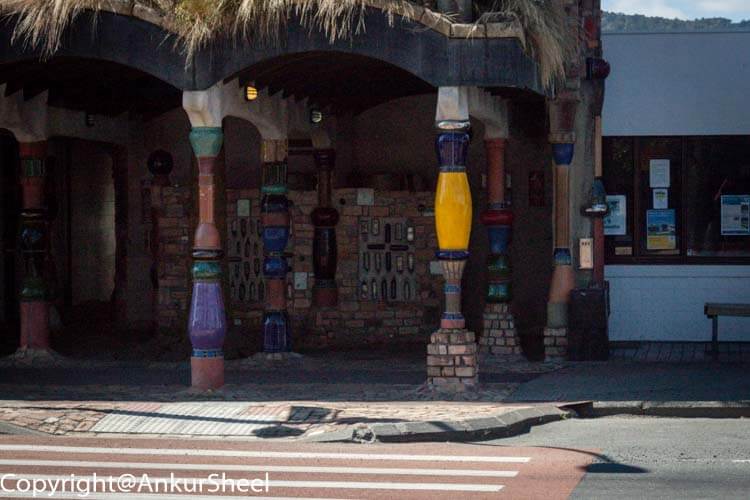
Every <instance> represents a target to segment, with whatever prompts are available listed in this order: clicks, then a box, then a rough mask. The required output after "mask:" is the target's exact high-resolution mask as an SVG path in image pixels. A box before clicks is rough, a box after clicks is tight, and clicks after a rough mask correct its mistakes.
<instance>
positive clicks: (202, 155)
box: [188, 127, 227, 389]
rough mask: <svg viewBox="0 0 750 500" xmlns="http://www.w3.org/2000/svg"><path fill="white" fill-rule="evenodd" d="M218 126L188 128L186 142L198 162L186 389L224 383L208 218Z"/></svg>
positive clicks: (215, 259)
mask: <svg viewBox="0 0 750 500" xmlns="http://www.w3.org/2000/svg"><path fill="white" fill-rule="evenodd" d="M223 141H224V134H223V131H222V129H221V127H193V129H192V131H191V132H190V144H191V145H192V146H193V152H194V153H195V156H196V157H197V159H198V172H199V175H198V206H199V211H198V228H197V229H196V231H195V242H194V245H193V297H192V301H191V304H190V319H189V326H188V330H189V333H190V342H191V343H192V345H193V354H192V357H191V360H190V364H191V373H192V386H193V387H194V388H196V389H218V388H219V387H221V386H223V385H224V352H223V350H222V347H223V345H224V336H225V334H226V327H227V322H226V321H227V320H226V312H225V310H224V298H223V293H222V286H221V258H222V255H223V252H222V248H221V237H220V235H219V231H218V229H217V228H216V221H215V217H214V205H215V200H216V195H215V180H214V177H215V174H216V169H217V167H218V165H217V164H218V162H217V157H218V155H219V152H220V151H221V147H222V144H223Z"/></svg>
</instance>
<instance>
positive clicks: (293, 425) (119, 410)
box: [0, 400, 526, 438]
mask: <svg viewBox="0 0 750 500" xmlns="http://www.w3.org/2000/svg"><path fill="white" fill-rule="evenodd" d="M525 407H526V406H525V405H507V404H503V403H490V402H487V403H465V402H463V403H451V402H428V403H422V404H420V403H416V402H405V403H398V402H388V403H384V402H383V403H379V402H373V403H349V402H321V401H300V402H294V403H293V404H289V403H287V402H276V403H269V404H258V403H218V404H217V403H213V402H210V403H209V402H194V403H155V402H143V401H136V402H80V401H34V402H28V401H18V400H9V401H3V402H2V406H1V407H0V421H1V422H5V423H8V424H12V425H15V426H19V427H23V428H26V429H31V430H35V431H39V432H44V433H47V434H53V435H78V436H92V435H111V434H137V435H152V436H154V435H155V436H206V437H207V436H213V437H217V436H235V437H248V438H251V437H255V438H269V437H283V438H294V437H305V436H308V435H318V434H321V433H324V432H330V431H335V430H340V429H343V428H345V427H351V428H356V427H357V426H360V425H365V424H371V423H394V422H422V421H447V422H450V421H456V420H463V419H467V418H479V417H490V416H498V415H502V414H504V413H507V412H510V411H513V410H516V409H519V408H525Z"/></svg>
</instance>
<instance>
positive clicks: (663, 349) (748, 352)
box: [610, 342, 750, 363]
mask: <svg viewBox="0 0 750 500" xmlns="http://www.w3.org/2000/svg"><path fill="white" fill-rule="evenodd" d="M711 349H712V346H711V343H710V342H624V343H619V344H613V346H612V348H611V349H610V358H611V359H614V360H628V361H646V362H661V363H700V362H704V361H712V360H713V353H712V350H711ZM717 361H719V362H729V363H739V362H750V342H720V343H719V356H718V359H717Z"/></svg>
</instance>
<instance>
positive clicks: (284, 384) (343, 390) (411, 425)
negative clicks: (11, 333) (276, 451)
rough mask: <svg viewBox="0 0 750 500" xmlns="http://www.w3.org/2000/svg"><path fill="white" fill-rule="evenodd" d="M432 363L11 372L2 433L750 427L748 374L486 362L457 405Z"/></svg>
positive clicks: (730, 369)
mask: <svg viewBox="0 0 750 500" xmlns="http://www.w3.org/2000/svg"><path fill="white" fill-rule="evenodd" d="M423 363H424V361H423V358H416V357H415V358H392V359H391V358H388V359H371V360H368V361H367V362H363V360H362V359H354V358H352V355H351V354H349V355H347V356H342V355H340V354H339V355H338V356H336V355H334V356H330V357H326V358H316V357H314V356H312V357H304V358H301V359H300V360H299V362H296V363H291V364H282V365H267V364H265V363H254V362H249V361H239V362H230V363H229V365H230V366H228V372H227V374H228V377H227V378H228V382H229V383H228V384H227V385H226V386H225V387H224V388H223V389H222V390H220V391H216V392H212V393H203V392H193V391H191V390H190V389H188V388H187V386H186V385H185V383H184V382H182V378H183V377H184V376H185V375H186V372H185V370H186V366H185V365H184V364H168V365H165V364H149V365H145V364H144V365H138V364H108V365H106V366H105V365H97V364H96V363H90V364H87V365H85V366H80V365H79V364H76V363H71V362H69V361H63V362H61V363H59V364H58V365H56V366H55V367H46V368H45V367H35V366H21V367H19V366H6V367H4V368H0V395H2V396H1V398H2V399H0V433H2V432H6V433H17V432H14V430H23V431H28V432H41V433H45V434H48V435H77V436H90V435H106V436H110V435H127V436H133V437H136V436H152V437H153V436H162V437H164V436H185V437H194V438H202V437H203V438H206V437H221V436H228V437H234V438H240V439H258V438H276V439H286V440H289V439H303V440H318V441H360V442H362V441H425V440H434V441H447V440H455V441H467V440H479V439H488V438H491V437H500V436H505V435H511V434H514V433H519V432H524V431H525V430H527V429H528V428H529V426H531V425H537V424H540V423H545V422H548V421H553V420H560V419H564V418H568V417H571V416H576V414H577V415H578V416H599V415H609V414H637V415H661V416H703V417H740V416H750V378H749V377H747V373H748V368H750V365H748V364H739V363H738V364H732V363H713V362H701V363H689V364H676V363H644V362H632V361H609V362H601V363H567V364H559V363H558V364H542V363H528V362H514V363H510V362H506V363H503V362H499V361H498V360H495V362H487V361H486V360H485V362H484V363H483V364H482V365H481V366H482V370H483V371H482V372H480V374H481V376H480V382H481V386H480V390H478V391H477V392H474V393H470V394H465V395H462V396H459V397H454V398H448V397H447V396H446V395H445V394H441V393H436V392H434V391H432V390H430V389H428V388H427V387H425V386H424V385H423V384H422V382H423V381H424V371H423V369H424V367H423ZM170 373H171V375H170ZM448 399H451V400H448ZM576 412H577V413H576ZM3 425H4V426H5V430H3Z"/></svg>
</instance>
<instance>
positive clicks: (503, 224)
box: [479, 138, 521, 355]
mask: <svg viewBox="0 0 750 500" xmlns="http://www.w3.org/2000/svg"><path fill="white" fill-rule="evenodd" d="M484 145H485V151H486V157H487V209H486V210H485V211H484V212H482V215H481V217H480V220H481V222H482V224H484V225H485V226H486V227H487V235H488V238H489V244H490V248H489V250H490V252H489V257H488V262H487V295H486V297H485V307H484V331H483V334H482V338H481V339H480V341H479V344H480V349H481V351H482V352H484V353H491V354H498V355H519V354H521V346H520V342H519V340H518V335H517V333H516V328H515V322H514V320H513V315H512V314H511V312H510V301H511V299H512V288H511V282H512V276H511V267H510V255H509V245H510V241H511V232H512V226H513V212H512V211H511V209H510V204H509V203H507V202H506V200H505V139H504V138H493V139H485V141H484Z"/></svg>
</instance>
